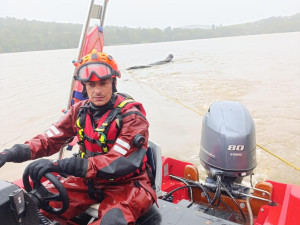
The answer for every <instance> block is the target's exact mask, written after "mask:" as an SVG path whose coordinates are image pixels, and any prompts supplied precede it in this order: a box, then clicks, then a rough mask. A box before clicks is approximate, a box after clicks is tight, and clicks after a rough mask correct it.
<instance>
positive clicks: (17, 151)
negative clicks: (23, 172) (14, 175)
mask: <svg viewBox="0 0 300 225" xmlns="http://www.w3.org/2000/svg"><path fill="white" fill-rule="evenodd" d="M30 157H31V151H30V148H29V146H28V145H24V144H16V145H14V146H13V147H11V148H10V149H5V150H4V151H3V152H0V167H2V166H3V165H4V164H5V163H7V162H18V163H19V162H24V161H27V160H29V159H30Z"/></svg>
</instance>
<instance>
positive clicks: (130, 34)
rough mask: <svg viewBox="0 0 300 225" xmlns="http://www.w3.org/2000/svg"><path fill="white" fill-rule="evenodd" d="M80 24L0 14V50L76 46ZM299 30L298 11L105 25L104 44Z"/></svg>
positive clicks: (299, 16)
mask: <svg viewBox="0 0 300 225" xmlns="http://www.w3.org/2000/svg"><path fill="white" fill-rule="evenodd" d="M81 28H82V25H80V24H70V23H69V24H68V23H54V22H40V21H29V20H26V19H23V20H20V19H16V18H0V53H7V52H20V51H36V50H51V49H67V48H76V47H77V46H78V42H79V38H80V33H81ZM297 31H300V13H298V14H296V15H293V16H289V17H271V18H268V19H264V20H260V21H257V22H253V23H245V24H238V25H232V26H221V25H220V26H215V25H213V26H211V29H200V28H199V29H185V28H171V27H167V28H165V29H158V28H152V29H150V28H147V29H146V28H128V27H116V26H105V27H104V33H105V45H106V46H107V45H120V44H138V43H150V42H163V41H179V40H193V39H202V38H217V37H229V36H240V35H254V34H267V33H282V32H297Z"/></svg>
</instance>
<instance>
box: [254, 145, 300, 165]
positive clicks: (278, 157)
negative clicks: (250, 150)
mask: <svg viewBox="0 0 300 225" xmlns="http://www.w3.org/2000/svg"><path fill="white" fill-rule="evenodd" d="M256 146H257V147H259V148H261V149H262V150H264V151H266V152H268V153H269V154H271V155H272V156H274V157H276V158H277V159H279V160H281V161H282V162H284V163H286V164H287V165H289V166H291V167H293V168H294V169H296V170H298V171H300V168H298V167H296V166H294V165H293V164H292V163H290V162H288V161H286V160H285V159H283V158H281V157H280V156H278V155H276V154H275V153H273V152H271V151H270V150H268V149H266V148H264V147H263V146H261V145H259V144H256Z"/></svg>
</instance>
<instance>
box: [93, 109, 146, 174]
mask: <svg viewBox="0 0 300 225" xmlns="http://www.w3.org/2000/svg"><path fill="white" fill-rule="evenodd" d="M134 111H135V112H136V111H137V110H136V109H129V110H128V111H127V112H133V113H131V114H130V115H128V116H126V117H124V118H123V126H122V128H121V131H120V134H119V136H118V137H117V139H116V142H115V143H114V145H113V147H112V148H111V149H110V150H109V152H108V153H107V154H105V155H98V156H95V157H91V158H89V159H88V160H89V166H88V172H87V177H88V178H92V177H96V176H97V177H101V178H106V179H111V178H117V177H121V176H125V175H127V174H130V173H132V172H135V171H136V170H137V169H138V168H140V167H141V166H142V163H143V160H144V157H145V154H146V150H147V145H148V135H149V134H148V127H149V123H148V121H147V120H146V118H145V117H143V116H142V115H140V113H134ZM137 134H140V135H142V136H143V137H145V143H144V144H143V146H142V147H141V148H137V147H135V146H134V145H133V139H134V137H135V136H136V135H137Z"/></svg>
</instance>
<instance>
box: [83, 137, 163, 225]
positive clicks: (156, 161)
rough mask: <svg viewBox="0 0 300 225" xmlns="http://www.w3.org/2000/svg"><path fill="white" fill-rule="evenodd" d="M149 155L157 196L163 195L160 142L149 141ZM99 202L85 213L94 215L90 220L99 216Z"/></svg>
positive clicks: (148, 162)
mask: <svg viewBox="0 0 300 225" xmlns="http://www.w3.org/2000/svg"><path fill="white" fill-rule="evenodd" d="M146 155H147V164H148V165H149V166H150V167H151V169H152V174H153V176H154V181H155V184H154V186H155V188H154V189H155V192H156V195H157V197H160V196H162V191H161V182H162V158H161V157H162V155H161V148H160V146H159V145H158V144H156V143H155V142H153V141H150V140H149V141H148V149H147V152H146ZM99 205H100V204H99V203H98V204H93V205H91V206H90V207H89V208H88V209H87V210H86V211H85V213H86V214H88V215H90V216H92V219H91V221H90V222H93V221H94V220H95V219H97V218H98V208H99Z"/></svg>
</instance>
